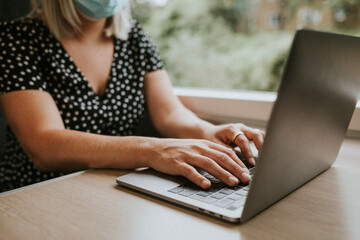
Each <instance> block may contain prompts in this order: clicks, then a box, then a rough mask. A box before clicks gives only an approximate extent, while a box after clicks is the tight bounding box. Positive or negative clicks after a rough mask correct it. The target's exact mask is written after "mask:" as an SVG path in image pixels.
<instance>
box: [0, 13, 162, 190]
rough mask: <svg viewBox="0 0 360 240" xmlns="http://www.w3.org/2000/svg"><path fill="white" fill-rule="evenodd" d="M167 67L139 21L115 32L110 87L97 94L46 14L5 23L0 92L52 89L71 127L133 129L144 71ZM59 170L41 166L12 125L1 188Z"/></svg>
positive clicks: (0, 34) (123, 132) (108, 131)
mask: <svg viewBox="0 0 360 240" xmlns="http://www.w3.org/2000/svg"><path fill="white" fill-rule="evenodd" d="M162 68H163V63H162V62H161V60H160V57H159V55H158V52H157V49H156V47H155V46H154V44H153V43H152V41H151V40H150V39H149V37H148V36H147V35H146V34H145V33H144V32H143V30H142V29H141V26H140V25H139V24H138V23H137V22H135V21H134V22H133V27H132V29H131V32H130V35H129V38H128V40H126V41H123V40H120V39H115V38H114V55H113V62H112V66H111V73H110V76H109V79H108V82H107V87H106V90H105V93H104V94H103V95H102V96H98V95H96V94H95V93H94V91H93V89H92V88H91V85H90V84H89V82H88V81H87V79H86V78H85V76H84V75H83V74H82V73H81V70H80V69H78V68H77V67H76V66H75V64H74V62H73V60H72V59H71V57H70V56H69V55H68V53H67V52H66V51H65V49H64V48H63V47H62V45H61V43H60V42H59V41H58V40H57V39H56V38H55V37H54V36H53V35H52V34H51V33H50V31H49V29H48V28H47V27H46V26H45V25H44V24H43V23H42V22H41V20H39V19H28V18H25V19H22V20H18V21H12V22H2V23H0V95H1V94H6V93H8V92H12V91H23V90H30V89H32V90H39V91H46V92H48V93H49V94H50V95H51V96H52V97H53V99H54V101H55V103H56V105H57V107H58V109H59V112H60V114H61V117H62V120H63V122H64V125H65V128H66V129H73V130H78V131H83V132H89V133H97V134H103V135H113V136H129V135H133V134H134V132H135V130H136V128H137V126H138V124H139V122H140V120H141V119H142V117H143V113H144V109H145V99H144V94H143V80H144V75H145V74H146V73H147V72H151V71H155V70H158V69H162ZM60 175H62V173H58V172H41V171H38V170H37V169H36V168H35V167H34V165H33V163H32V162H31V161H30V159H29V158H28V156H27V155H26V154H25V153H24V151H23V149H22V148H21V146H20V144H19V142H18V141H17V139H16V137H15V135H14V134H13V132H12V131H11V129H10V128H9V127H8V129H7V143H6V149H5V154H4V157H3V159H2V160H0V192H1V191H6V190H10V189H13V188H17V187H21V186H25V185H28V184H32V183H36V182H40V181H43V180H47V179H50V178H53V177H56V176H60Z"/></svg>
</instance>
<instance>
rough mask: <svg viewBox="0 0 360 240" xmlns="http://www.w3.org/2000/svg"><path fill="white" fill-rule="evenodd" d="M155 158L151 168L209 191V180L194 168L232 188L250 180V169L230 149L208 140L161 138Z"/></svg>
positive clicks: (157, 144)
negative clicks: (179, 177) (187, 180)
mask: <svg viewBox="0 0 360 240" xmlns="http://www.w3.org/2000/svg"><path fill="white" fill-rule="evenodd" d="M155 145H156V146H155V148H154V149H153V150H155V153H156V156H153V158H152V159H151V160H150V162H149V163H148V166H149V167H151V168H153V169H155V170H157V171H160V172H164V173H167V174H171V175H181V176H184V177H186V178H188V179H189V180H190V181H192V182H194V183H195V184H196V185H198V186H200V187H202V188H204V189H206V188H209V187H210V186H211V183H210V181H209V180H208V179H206V178H205V177H204V176H202V175H201V174H200V173H199V172H198V171H197V170H196V169H195V168H200V169H202V170H204V171H206V172H208V173H210V174H211V175H213V176H214V177H216V178H218V179H219V180H221V181H222V182H224V183H226V184H227V185H229V186H236V185H237V184H238V183H239V180H240V181H241V182H244V183H247V182H249V181H250V180H251V177H250V174H249V170H248V169H247V168H246V166H245V165H244V163H243V162H242V161H241V160H240V159H239V158H238V157H237V155H236V154H235V152H234V151H233V149H232V148H231V147H226V146H223V145H220V144H217V143H213V142H210V141H207V140H196V139H159V140H158V141H156V143H155Z"/></svg>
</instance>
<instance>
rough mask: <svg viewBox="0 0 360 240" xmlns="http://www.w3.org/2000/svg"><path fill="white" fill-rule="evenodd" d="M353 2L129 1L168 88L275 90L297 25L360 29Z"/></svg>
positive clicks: (357, 4) (359, 1) (359, 5)
mask: <svg viewBox="0 0 360 240" xmlns="http://www.w3.org/2000/svg"><path fill="white" fill-rule="evenodd" d="M359 9H360V0H305V1H300V0H291V1H290V0H216V1H209V0H196V1H194V0H181V1H178V0H136V1H135V4H134V6H133V16H134V18H136V19H137V20H138V21H139V22H140V23H141V24H142V25H143V27H144V28H145V30H146V32H147V33H148V34H149V35H150V36H151V38H152V39H153V40H154V41H155V43H156V45H157V46H158V48H159V50H160V54H161V56H162V58H163V60H164V62H165V66H166V68H167V70H168V72H169V74H170V76H171V78H172V81H173V84H174V85H175V86H187V87H189V86H190V87H202V88H217V89H219V88H222V89H242V90H256V91H276V90H277V88H278V85H279V81H280V76H281V73H282V69H283V65H284V62H285V59H286V57H287V55H288V50H289V47H290V44H291V41H292V38H293V35H294V32H295V29H296V28H297V27H299V26H301V27H310V28H313V29H322V30H327V31H336V32H346V33H348V34H358V33H360V17H359V16H360V10H359Z"/></svg>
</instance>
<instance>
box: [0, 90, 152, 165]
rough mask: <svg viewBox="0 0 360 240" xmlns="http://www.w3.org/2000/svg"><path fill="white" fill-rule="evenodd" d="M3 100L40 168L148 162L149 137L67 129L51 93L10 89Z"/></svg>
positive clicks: (10, 119)
mask: <svg viewBox="0 0 360 240" xmlns="http://www.w3.org/2000/svg"><path fill="white" fill-rule="evenodd" d="M0 103H1V105H2V107H3V110H4V114H5V116H6V118H7V120H8V123H9V125H10V127H11V129H12V130H13V132H14V134H15V135H16V137H17V139H18V140H19V142H20V144H21V146H22V147H23V149H24V151H25V152H26V153H27V155H28V156H29V157H30V159H31V160H32V161H33V163H34V164H35V166H36V167H37V168H38V169H39V170H45V171H76V170H80V169H85V168H121V169H132V168H136V167H141V166H144V165H146V164H145V162H143V161H142V160H145V159H146V158H144V155H145V152H146V150H145V149H147V148H148V145H149V141H148V140H147V139H145V138H137V137H121V138H119V137H111V136H104V135H98V134H91V133H85V132H80V131H74V130H66V129H65V128H64V125H63V122H62V119H61V116H60V113H59V111H58V109H57V107H56V104H55V102H54V100H53V99H52V97H51V96H50V95H49V94H48V93H47V92H42V91H37V90H27V91H15V92H10V93H7V94H4V95H2V96H0Z"/></svg>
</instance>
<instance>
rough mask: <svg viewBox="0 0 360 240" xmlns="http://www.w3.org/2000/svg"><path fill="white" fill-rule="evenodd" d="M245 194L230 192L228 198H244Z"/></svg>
mask: <svg viewBox="0 0 360 240" xmlns="http://www.w3.org/2000/svg"><path fill="white" fill-rule="evenodd" d="M244 197H245V196H242V195H238V194H231V195H230V196H228V198H230V199H232V200H240V199H242V198H244Z"/></svg>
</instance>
